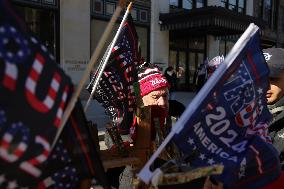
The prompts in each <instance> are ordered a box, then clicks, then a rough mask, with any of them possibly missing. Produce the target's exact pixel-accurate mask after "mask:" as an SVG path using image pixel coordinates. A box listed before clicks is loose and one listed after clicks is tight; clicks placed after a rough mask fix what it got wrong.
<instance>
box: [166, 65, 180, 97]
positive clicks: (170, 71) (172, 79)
mask: <svg viewBox="0 0 284 189" xmlns="http://www.w3.org/2000/svg"><path fill="white" fill-rule="evenodd" d="M164 76H165V78H166V79H167V81H168V83H169V86H170V87H169V93H170V98H171V94H172V92H174V91H176V90H177V80H178V78H177V74H176V73H175V70H174V68H173V67H172V66H169V67H167V69H166V70H165V72H164Z"/></svg>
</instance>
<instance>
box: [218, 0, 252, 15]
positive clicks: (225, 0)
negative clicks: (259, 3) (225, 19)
mask: <svg viewBox="0 0 284 189" xmlns="http://www.w3.org/2000/svg"><path fill="white" fill-rule="evenodd" d="M240 1H243V2H244V3H243V4H244V7H240ZM221 3H223V5H222V6H223V7H224V8H226V9H229V10H231V11H235V12H238V13H240V14H246V6H247V0H236V5H235V8H234V9H231V8H229V7H230V5H233V4H230V1H229V0H221ZM240 8H242V9H243V11H239V10H240Z"/></svg>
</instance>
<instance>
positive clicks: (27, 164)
mask: <svg viewBox="0 0 284 189" xmlns="http://www.w3.org/2000/svg"><path fill="white" fill-rule="evenodd" d="M35 142H36V143H37V144H40V145H41V146H42V147H43V151H42V153H41V154H39V155H38V156H36V157H34V158H32V159H30V160H28V161H24V162H22V163H21V164H20V169H21V170H23V171H25V172H26V173H28V174H30V175H32V176H34V177H36V178H38V177H39V176H40V175H41V170H40V169H39V168H37V167H36V166H37V165H40V164H42V163H43V162H44V161H45V160H46V159H47V157H48V154H49V152H50V145H49V143H48V141H47V140H46V139H45V138H43V137H41V136H36V138H35Z"/></svg>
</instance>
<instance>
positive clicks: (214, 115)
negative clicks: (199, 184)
mask: <svg viewBox="0 0 284 189" xmlns="http://www.w3.org/2000/svg"><path fill="white" fill-rule="evenodd" d="M259 40H260V39H259V32H258V31H256V32H255V33H254V35H252V36H251V38H250V40H249V41H248V42H247V44H246V45H245V47H244V49H243V50H241V51H240V52H239V54H238V55H237V56H236V57H235V58H234V60H231V61H233V62H232V64H231V65H230V66H229V65H228V64H227V63H228V62H229V61H228V62H226V63H224V62H223V63H221V65H220V66H219V67H218V68H217V70H216V71H215V72H214V73H213V74H212V76H211V77H210V78H209V80H208V82H211V81H213V80H214V81H216V82H215V83H214V85H213V86H209V85H208V83H206V84H205V86H204V87H205V88H206V89H207V91H209V93H206V94H207V95H208V96H206V97H204V98H202V99H204V100H203V101H202V102H200V104H199V106H198V107H196V110H195V111H194V113H193V114H192V116H187V117H184V116H186V112H189V110H186V111H185V113H184V115H182V117H181V118H180V119H182V121H183V124H182V125H181V126H182V127H181V128H179V131H178V132H176V133H175V135H174V141H175V143H176V144H177V146H178V147H179V148H180V149H181V151H182V152H183V153H185V154H188V155H190V154H192V152H193V151H194V150H197V151H198V157H197V158H196V159H194V160H192V162H190V163H191V165H192V166H193V167H195V166H196V167H199V166H208V165H212V164H220V163H221V164H223V165H224V172H223V173H222V174H221V175H219V176H214V178H215V179H216V180H217V181H220V182H222V183H224V185H225V186H226V187H228V188H232V189H233V188H243V189H249V188H261V187H262V186H264V185H265V184H267V183H269V182H271V181H272V180H274V179H275V178H276V177H277V176H279V175H280V172H281V170H280V164H279V158H278V154H277V152H276V151H275V149H274V148H273V146H272V144H271V139H270V137H269V136H268V130H267V129H268V128H267V127H268V125H267V124H268V123H269V121H270V119H271V114H270V113H269V110H268V108H267V104H266V96H265V91H267V89H268V86H269V83H268V72H269V71H268V67H267V65H266V62H265V59H264V57H263V54H262V51H261V49H260V41H259ZM225 60H226V59H225ZM220 68H221V69H220ZM223 69H224V70H223ZM220 70H221V71H224V72H222V73H223V74H222V75H219V76H218V75H217V74H219V72H218V71H220ZM216 72H218V73H216ZM220 73H221V72H220ZM217 76H218V77H217ZM216 78H218V80H216ZM212 83H213V82H212ZM201 90H203V91H205V90H204V89H201ZM201 92H202V91H201ZM199 94H200V93H199ZM199 94H197V96H198V95H199ZM195 98H197V97H195Z"/></svg>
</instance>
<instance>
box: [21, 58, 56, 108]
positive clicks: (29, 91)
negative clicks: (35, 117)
mask: <svg viewBox="0 0 284 189" xmlns="http://www.w3.org/2000/svg"><path fill="white" fill-rule="evenodd" d="M44 64H45V60H44V58H43V57H42V55H40V54H37V55H36V58H35V60H34V62H33V65H32V69H31V71H30V73H29V76H28V78H27V80H26V85H25V87H26V96H27V99H28V101H29V103H30V104H31V106H32V107H33V108H34V109H36V110H37V111H39V112H43V113H46V112H48V111H49V110H50V109H51V108H52V106H53V105H54V101H55V99H56V96H57V92H58V90H59V87H60V82H61V76H60V75H59V74H58V73H57V72H55V73H54V76H53V78H52V81H51V84H50V86H49V90H48V94H47V96H46V97H45V99H44V100H43V101H41V100H39V99H38V98H37V97H36V87H37V84H38V82H39V78H40V74H41V72H42V70H43V67H44Z"/></svg>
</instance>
